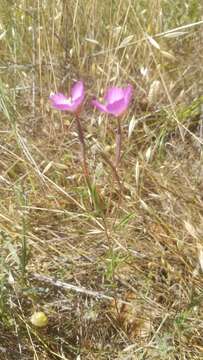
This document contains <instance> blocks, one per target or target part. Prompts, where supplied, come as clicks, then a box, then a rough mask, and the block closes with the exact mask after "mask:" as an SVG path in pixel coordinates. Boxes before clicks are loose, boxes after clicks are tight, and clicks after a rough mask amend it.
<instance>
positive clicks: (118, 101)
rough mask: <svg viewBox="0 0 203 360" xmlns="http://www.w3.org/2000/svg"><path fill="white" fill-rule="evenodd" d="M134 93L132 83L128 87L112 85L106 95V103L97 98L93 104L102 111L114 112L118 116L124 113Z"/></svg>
mask: <svg viewBox="0 0 203 360" xmlns="http://www.w3.org/2000/svg"><path fill="white" fill-rule="evenodd" d="M132 95H133V87H132V85H128V86H127V87H123V88H121V87H115V86H114V87H110V88H109V89H108V90H107V92H106V94H105V96H104V100H105V102H104V104H102V103H100V102H99V101H97V100H96V99H93V100H92V105H93V106H95V107H96V108H97V109H99V110H100V111H102V112H105V113H108V114H112V115H114V116H116V117H118V116H120V115H122V114H123V113H124V112H125V111H126V110H127V108H128V106H129V104H130V101H131V99H132Z"/></svg>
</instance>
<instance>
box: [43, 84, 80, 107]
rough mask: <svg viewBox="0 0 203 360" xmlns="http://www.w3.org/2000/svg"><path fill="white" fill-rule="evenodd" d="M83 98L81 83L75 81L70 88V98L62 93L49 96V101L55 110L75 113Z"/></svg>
mask: <svg viewBox="0 0 203 360" xmlns="http://www.w3.org/2000/svg"><path fill="white" fill-rule="evenodd" d="M84 97H85V92H84V84H83V81H77V82H76V83H75V84H74V85H73V86H72V88H71V96H70V97H67V96H65V95H64V94H62V93H56V94H51V95H50V97H49V99H50V100H51V104H52V106H53V107H54V108H55V109H58V110H62V111H70V112H73V113H74V112H77V111H78V109H79V107H80V106H81V104H82V102H83V100H84Z"/></svg>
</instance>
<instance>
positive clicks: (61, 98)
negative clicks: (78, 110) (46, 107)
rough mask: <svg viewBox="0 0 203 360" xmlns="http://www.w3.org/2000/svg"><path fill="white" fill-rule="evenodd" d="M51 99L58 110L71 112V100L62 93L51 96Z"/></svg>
mask: <svg viewBox="0 0 203 360" xmlns="http://www.w3.org/2000/svg"><path fill="white" fill-rule="evenodd" d="M49 99H50V100H51V104H52V106H53V107H54V108H55V109H58V110H64V111H65V110H69V108H70V106H71V99H70V98H67V97H66V96H65V95H63V94H61V93H56V94H53V95H50V97H49Z"/></svg>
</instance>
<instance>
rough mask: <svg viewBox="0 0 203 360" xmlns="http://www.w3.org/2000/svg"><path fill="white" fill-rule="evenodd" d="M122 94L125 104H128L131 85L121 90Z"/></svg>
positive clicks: (130, 97) (131, 91)
mask: <svg viewBox="0 0 203 360" xmlns="http://www.w3.org/2000/svg"><path fill="white" fill-rule="evenodd" d="M123 94H124V99H125V102H126V104H129V102H130V100H131V99H132V96H133V87H132V85H128V86H127V87H125V88H123Z"/></svg>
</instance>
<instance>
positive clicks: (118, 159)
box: [115, 118, 122, 168]
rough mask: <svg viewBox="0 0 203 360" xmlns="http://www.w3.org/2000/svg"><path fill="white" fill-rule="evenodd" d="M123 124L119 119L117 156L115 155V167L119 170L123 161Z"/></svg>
mask: <svg viewBox="0 0 203 360" xmlns="http://www.w3.org/2000/svg"><path fill="white" fill-rule="evenodd" d="M121 142H122V137H121V123H120V118H117V130H116V154H115V167H116V168H118V166H119V163H120V159H121Z"/></svg>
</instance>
